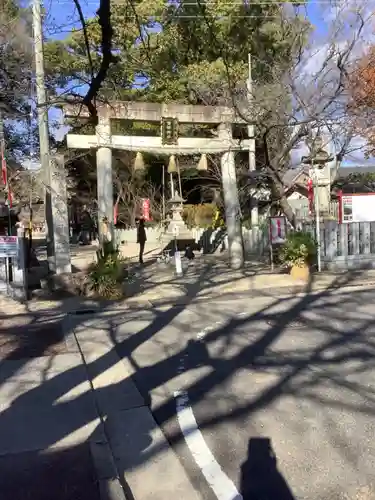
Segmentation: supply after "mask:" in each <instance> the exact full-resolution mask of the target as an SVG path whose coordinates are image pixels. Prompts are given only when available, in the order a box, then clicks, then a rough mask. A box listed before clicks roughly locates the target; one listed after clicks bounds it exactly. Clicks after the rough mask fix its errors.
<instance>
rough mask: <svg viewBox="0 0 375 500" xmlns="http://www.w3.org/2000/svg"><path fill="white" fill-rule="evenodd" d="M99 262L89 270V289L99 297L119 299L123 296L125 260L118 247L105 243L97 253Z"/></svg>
mask: <svg viewBox="0 0 375 500" xmlns="http://www.w3.org/2000/svg"><path fill="white" fill-rule="evenodd" d="M96 256H97V262H95V263H94V264H93V265H92V266H91V267H90V269H89V275H88V281H89V287H90V289H91V290H92V291H93V292H94V294H95V295H97V296H98V297H102V298H105V299H118V298H120V297H121V296H122V294H123V293H122V284H123V281H124V278H125V268H124V260H123V259H122V258H121V256H120V252H119V249H118V247H116V246H115V245H114V244H113V243H112V242H110V241H108V242H104V243H103V245H102V246H101V248H100V249H99V250H98V251H97V253H96Z"/></svg>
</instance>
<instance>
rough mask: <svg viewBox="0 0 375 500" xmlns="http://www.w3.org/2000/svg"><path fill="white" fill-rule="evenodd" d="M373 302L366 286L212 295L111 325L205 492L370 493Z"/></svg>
mask: <svg viewBox="0 0 375 500" xmlns="http://www.w3.org/2000/svg"><path fill="white" fill-rule="evenodd" d="M374 302H375V292H372V291H366V290H363V289H349V290H346V292H345V293H342V292H341V293H337V292H334V293H333V292H321V293H317V294H314V295H310V296H307V297H304V298H300V297H296V296H293V297H292V296H291V297H287V298H284V299H275V298H271V297H267V296H266V294H264V295H263V296H258V297H253V298H249V297H247V298H241V297H237V298H236V299H235V300H229V299H227V298H226V297H218V299H217V300H215V301H211V302H209V303H199V304H195V305H190V306H185V307H180V308H173V309H169V310H168V309H166V310H163V311H162V310H159V311H158V310H151V311H144V312H143V313H141V314H139V313H134V314H132V313H127V314H126V315H124V316H123V318H118V319H117V321H118V324H117V325H116V327H115V328H114V336H115V337H116V340H117V342H118V343H119V344H118V350H119V353H120V354H121V355H122V356H124V357H127V359H128V362H129V366H131V367H132V370H133V371H134V380H135V382H136V383H137V385H138V387H139V389H140V391H141V392H142V394H143V395H144V397H145V399H146V400H147V401H148V402H149V404H150V406H151V408H152V410H153V413H154V416H155V418H156V420H157V422H158V423H159V425H160V426H161V427H162V429H163V431H164V433H165V434H166V436H167V437H168V439H169V441H170V442H171V444H172V445H173V446H174V448H175V450H176V452H177V453H178V455H179V457H180V459H181V461H182V463H183V464H184V466H185V467H186V470H187V471H188V474H189V476H190V478H191V481H192V483H193V485H194V487H195V488H196V489H197V490H198V491H199V492H200V494H201V497H202V499H204V500H214V499H215V498H219V499H220V500H234V499H235V498H238V499H241V498H244V499H245V500H276V499H277V500H316V499H320V500H370V499H375V442H374V439H373V436H374V431H375V423H374V413H375V394H374V391H375V376H374V364H375V357H374V355H375V307H374V305H373V304H374ZM181 391H183V393H184V391H186V392H187V397H185V396H184V398H185V399H184V407H183V408H181V407H180V408H178V404H177V406H176V397H177V399H178V394H181ZM181 409H182V411H181ZM190 410H191V411H190ZM179 412H180V413H179ZM191 415H193V416H194V417H193V418H194V419H195V421H196V423H197V429H194V428H193V426H192V423H191V422H192V417H191ZM189 418H190V420H189ZM189 422H190V424H189ZM181 425H182V426H184V425H185V426H187V427H189V425H190V428H185V429H181ZM182 431H185V436H183V433H182ZM197 431H198V432H197ZM197 434H198V435H197ZM189 436H190V437H189ZM186 437H187V441H186V440H185V438H186ZM202 443H203V444H202ZM204 446H206V448H207V449H208V450H209V451H210V452H211V453H212V460H213V461H211V462H210V463H205V462H204V461H205V460H206V462H207V460H208V459H205V458H204V457H207V449H206V448H205V449H204V448H203V447H204ZM205 454H206V455H205ZM202 457H203V458H202ZM202 463H203V466H202ZM215 464H217V467H216V465H215ZM219 476H220V477H219ZM224 477H225V478H227V479H228V481H229V483H230V484H232V485H233V488H234V489H232V490H231V489H230V488H229V489H225V487H224V486H223V485H225V484H227V483H225V481H224V479H223V478H224ZM215 488H216V489H215ZM218 489H219V490H221V493H220V491H219V493H218ZM233 491H234V492H236V491H237V492H238V494H239V496H238V497H235V496H233V495H234V493H233Z"/></svg>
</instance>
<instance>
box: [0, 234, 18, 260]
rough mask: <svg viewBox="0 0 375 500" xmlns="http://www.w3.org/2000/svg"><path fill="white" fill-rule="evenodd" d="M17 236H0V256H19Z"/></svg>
mask: <svg viewBox="0 0 375 500" xmlns="http://www.w3.org/2000/svg"><path fill="white" fill-rule="evenodd" d="M17 255H18V238H17V236H0V257H17Z"/></svg>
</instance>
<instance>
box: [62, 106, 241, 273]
mask: <svg viewBox="0 0 375 500" xmlns="http://www.w3.org/2000/svg"><path fill="white" fill-rule="evenodd" d="M64 115H65V117H66V118H76V119H77V118H85V117H88V116H89V115H88V112H87V111H85V110H84V109H83V108H82V106H81V105H71V104H70V105H66V106H64ZM162 118H164V119H165V118H167V119H168V118H177V119H178V122H179V123H188V124H194V123H195V124H211V125H213V126H217V127H218V135H217V137H216V138H185V137H180V138H178V141H177V143H176V144H168V145H165V144H163V143H162V138H161V137H139V136H122V135H112V134H111V120H113V119H116V120H128V121H143V122H159V123H161V120H162ZM234 123H243V120H241V119H240V118H239V117H238V116H237V114H236V113H235V110H234V109H233V108H229V107H225V106H195V105H183V104H156V103H148V102H133V101H130V102H112V103H110V104H106V105H101V106H99V108H98V125H97V127H96V133H95V135H77V134H68V135H67V146H68V148H74V149H91V148H95V149H96V159H97V185H98V217H99V226H101V224H100V222H101V221H103V220H104V219H106V220H107V221H108V224H109V229H110V233H111V234H112V235H113V229H114V227H113V180H112V149H122V150H127V151H134V152H141V153H142V152H144V153H155V154H165V155H192V154H203V153H205V154H218V153H222V156H221V172H222V182H223V191H224V203H225V216H226V223H227V230H228V246H229V254H230V264H231V267H232V268H233V269H238V268H240V267H241V266H242V265H243V245H242V230H241V221H240V217H239V214H240V205H239V199H238V188H237V180H236V170H235V152H236V151H241V150H246V151H247V150H248V149H249V141H248V140H242V141H239V140H235V139H233V137H232V126H233V124H234Z"/></svg>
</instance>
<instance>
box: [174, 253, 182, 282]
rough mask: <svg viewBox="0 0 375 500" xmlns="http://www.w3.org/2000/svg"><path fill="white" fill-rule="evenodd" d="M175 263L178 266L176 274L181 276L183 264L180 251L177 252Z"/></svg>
mask: <svg viewBox="0 0 375 500" xmlns="http://www.w3.org/2000/svg"><path fill="white" fill-rule="evenodd" d="M174 261H175V264H176V274H177V276H181V274H182V262H181V254H180V252H179V251H176V252H175V254H174Z"/></svg>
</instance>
